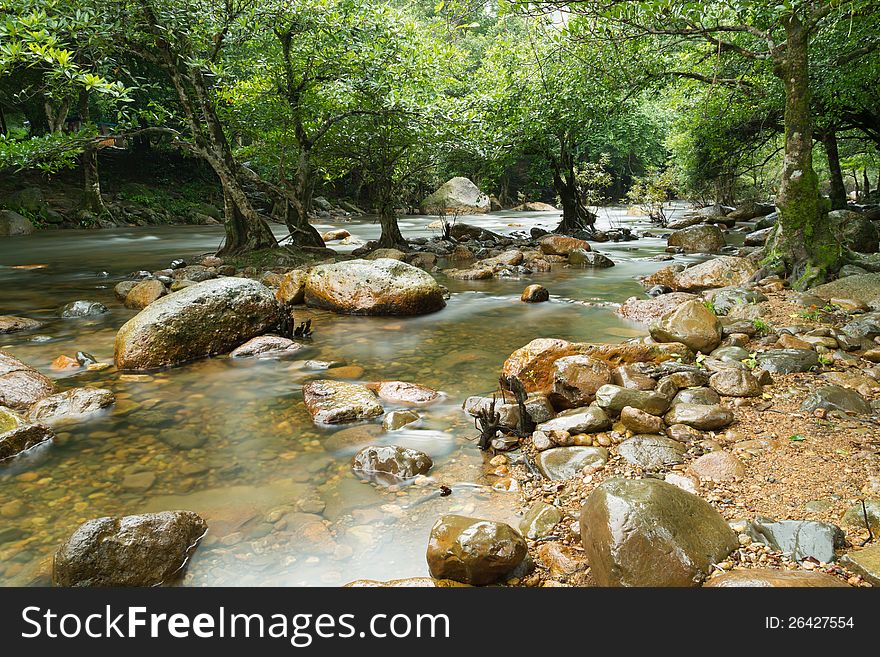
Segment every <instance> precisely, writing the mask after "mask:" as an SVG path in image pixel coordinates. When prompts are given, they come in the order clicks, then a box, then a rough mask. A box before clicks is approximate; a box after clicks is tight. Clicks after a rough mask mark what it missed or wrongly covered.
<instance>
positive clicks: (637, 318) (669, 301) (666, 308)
mask: <svg viewBox="0 0 880 657" xmlns="http://www.w3.org/2000/svg"><path fill="white" fill-rule="evenodd" d="M697 299H699V297H697V296H696V295H694V294H689V293H687V292H670V293H669V294H661V295H659V296H657V297H654V298H653V299H639V298H638V297H630V298H629V299H627V300H626V301H624V302H623V305H621V306H620V308H618V309H617V314H618V315H620V316H622V317H626V318H627V319H630V320H632V321H634V322H641V323H642V324H653V323H654V322H656V321H658V320H659V319H660V318H661V317H663V315H665V314H667V313H668V312H670V311H672V310H675V309H676V308H678V307H679V306H681V305H682V304H683V303H686V302H688V301H695V300H697Z"/></svg>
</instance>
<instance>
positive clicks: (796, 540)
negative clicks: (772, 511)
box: [745, 518, 846, 563]
mask: <svg viewBox="0 0 880 657" xmlns="http://www.w3.org/2000/svg"><path fill="white" fill-rule="evenodd" d="M745 533H747V534H748V535H749V536H751V537H752V539H754V540H756V541H760V542H761V543H764V544H765V545H768V546H770V547H771V548H773V549H774V550H779V551H780V552H783V553H784V554H786V555H788V556H790V557H791V558H792V559H795V560H797V561H799V562H800V561H803V560H804V559H805V558H806V557H813V558H815V559H818V560H819V561H821V562H823V563H831V562H832V561H834V560H835V559H836V556H835V553H834V550H835V548H842V547H843V546H844V544H845V540H846V537H845V535H844V533H843V531H842V530H841V529H840V527H838V526H837V525H832V524H830V523H827V522H815V521H812V520H779V521H775V522H774V521H772V520H768V519H766V518H756V519H755V520H751V521H750V522H749V524H748V525H747V528H746V532H745Z"/></svg>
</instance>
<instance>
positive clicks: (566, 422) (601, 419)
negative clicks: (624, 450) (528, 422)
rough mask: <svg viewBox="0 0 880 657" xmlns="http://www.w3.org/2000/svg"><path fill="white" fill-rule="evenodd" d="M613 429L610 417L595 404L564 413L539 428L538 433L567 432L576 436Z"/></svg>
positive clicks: (542, 423) (540, 424)
mask: <svg viewBox="0 0 880 657" xmlns="http://www.w3.org/2000/svg"><path fill="white" fill-rule="evenodd" d="M610 428H611V420H610V419H608V415H607V414H606V413H605V411H603V410H602V409H601V408H599V407H598V406H597V405H595V404H591V405H590V406H587V407H584V408H572V409H570V410H568V411H563V412H562V413H560V414H559V415H557V416H556V417H554V418H553V419H551V420H547V421H546V422H541V423H539V424H538V426H537V430H538V431H543V432H545V433H547V432H550V431H567V432H568V433H570V434H572V435H575V434H579V433H595V432H597V431H604V430H605V429H610Z"/></svg>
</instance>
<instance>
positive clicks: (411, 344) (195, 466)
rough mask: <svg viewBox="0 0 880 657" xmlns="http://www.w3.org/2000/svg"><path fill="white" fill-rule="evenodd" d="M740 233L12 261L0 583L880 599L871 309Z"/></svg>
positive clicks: (188, 247)
mask: <svg viewBox="0 0 880 657" xmlns="http://www.w3.org/2000/svg"><path fill="white" fill-rule="evenodd" d="M755 218H756V216H751V217H747V218H746V221H748V222H749V223H742V222H741V221H740V222H739V223H737V221H738V220H737V221H733V222H728V223H731V229H730V230H728V229H727V228H725V229H724V230H722V229H721V228H718V227H717V224H718V223H719V222H718V221H717V220H716V218H715V217H713V216H708V218H707V217H702V218H701V221H700V222H699V223H698V224H695V227H696V228H699V229H700V230H699V231H694V230H693V228H692V227H687V228H685V230H686V231H690V232H689V233H687V234H685V235H681V234H680V233H677V234H675V235H673V236H672V237H671V239H670V240H669V242H668V243H667V240H666V239H665V234H664V233H653V232H652V231H651V229H650V227H649V226H648V225H646V224H645V223H640V220H638V219H632V218H627V217H625V216H624V215H623V213H622V212H620V211H613V212H609V213H606V221H607V225H606V226H604V228H605V230H604V231H603V233H604V237H603V239H607V240H608V241H605V242H598V243H597V242H596V241H595V240H592V241H591V240H583V239H581V237H587V236H586V235H584V236H576V237H574V238H570V237H565V238H562V237H557V236H546V235H544V234H543V232H542V230H543V228H544V227H549V226H552V225H553V223H554V221H555V219H556V216H555V215H553V214H551V213H515V214H509V215H484V216H483V217H474V218H468V219H467V223H465V222H462V223H460V224H459V225H458V226H457V227H456V231H457V234H456V236H454V237H453V239H452V240H442V239H439V238H438V237H437V235H436V231H435V230H433V229H431V228H428V226H429V225H430V218H427V217H426V218H414V219H413V220H412V223H411V224H410V225H404V232H405V235H406V236H407V237H409V238H411V240H412V241H411V243H410V248H409V249H408V250H407V251H397V250H380V251H378V252H377V251H376V250H375V249H372V248H371V247H370V245H369V244H366V242H367V241H368V240H369V239H370V238H371V236H372V234H373V231H374V230H375V228H374V227H373V226H371V225H370V224H368V223H366V222H362V223H358V222H352V223H350V224H347V225H346V227H345V230H343V229H341V228H339V227H336V228H335V230H336V231H337V233H336V234H335V235H333V237H335V238H337V240H338V241H337V247H336V248H337V249H338V250H339V251H340V252H342V253H343V254H345V253H346V252H350V251H354V254H352V255H349V256H346V255H343V256H342V258H341V260H342V261H343V262H337V261H339V260H340V257H338V256H334V257H330V258H329V259H327V254H319V257H318V258H316V259H313V260H320V258H325V259H327V260H326V262H325V263H324V264H321V263H320V262H319V261H317V262H311V263H308V264H304V265H292V264H291V263H278V264H271V263H269V264H266V263H264V264H263V265H262V266H259V267H254V266H248V265H243V264H241V263H232V262H224V261H222V260H219V259H217V258H213V257H211V256H205V257H203V256H198V257H194V256H193V254H194V253H197V252H199V251H202V252H204V251H207V250H208V249H207V248H205V247H206V246H207V244H208V241H209V240H210V239H212V238H213V237H214V236H213V234H212V233H211V232H210V230H209V229H204V228H199V229H197V230H195V229H194V230H193V231H192V233H191V234H190V235H189V236H184V237H183V238H181V236H180V233H179V232H175V233H174V235H173V236H172V235H170V234H169V235H164V236H163V238H164V239H166V240H167V241H166V243H164V244H162V245H161V246H160V244H156V243H155V242H157V241H160V240H152V239H150V238H151V237H152V235H151V234H149V233H147V232H143V233H141V232H138V231H128V232H125V233H122V234H119V233H116V232H108V233H106V234H107V235H108V236H112V237H110V239H108V240H107V241H108V242H111V241H112V240H113V239H118V240H121V241H120V242H118V247H119V248H118V252H116V253H109V252H106V253H105V252H100V253H92V254H91V255H92V257H91V259H90V260H88V261H87V262H88V264H83V259H82V258H81V257H80V255H79V254H76V253H70V251H69V250H68V249H69V247H68V245H64V246H62V245H60V244H57V243H55V244H49V243H47V242H45V241H43V240H44V239H45V238H42V236H35V237H32V238H21V239H24V240H33V242H28V241H24V242H21V243H20V244H22V245H24V248H19V249H17V250H16V252H15V253H14V254H13V252H12V251H11V250H5V251H4V252H3V257H4V260H3V264H4V265H5V267H4V268H3V269H0V277H2V279H3V283H4V286H7V287H9V288H10V290H12V292H11V294H10V295H9V299H8V307H7V306H4V308H3V312H4V313H8V315H6V316H4V318H3V320H2V322H0V326H2V327H3V329H2V330H4V331H5V332H6V333H5V335H4V340H3V345H2V346H3V349H4V355H3V361H2V367H3V370H2V374H0V376H2V377H3V386H2V387H0V394H2V396H3V399H2V402H0V403H2V404H3V405H4V406H6V407H8V408H9V410H8V411H4V413H5V415H4V416H3V422H4V424H3V426H2V428H3V429H4V432H3V434H2V440H0V442H2V444H3V445H4V449H6V452H8V453H4V454H3V458H5V459H6V460H4V461H3V465H2V466H0V514H2V517H3V519H4V529H3V530H2V531H0V556H2V557H3V558H2V563H3V568H2V575H0V577H2V581H3V582H4V583H6V584H27V583H46V582H48V581H51V580H54V581H55V582H56V583H57V584H62V585H70V584H93V585H94V584H108V583H110V584H112V583H119V584H143V585H148V584H149V585H152V584H157V583H172V582H180V581H182V582H183V583H185V584H200V585H203V584H207V585H218V584H293V585H308V584H331V585H338V584H344V583H347V582H350V581H351V580H354V579H357V578H360V579H358V580H357V581H356V582H355V583H354V584H356V585H376V584H378V583H381V582H386V581H389V580H394V582H393V583H394V584H395V585H412V584H435V585H453V584H477V585H482V584H489V583H507V584H510V585H516V584H525V585H530V586H539V585H571V584H574V585H583V584H594V585H595V584H598V585H679V586H680V585H698V584H703V583H704V582H708V583H709V584H712V585H725V584H726V585H737V584H743V583H748V584H750V585H834V584H839V585H843V586H847V585H857V586H868V585H871V584H872V583H876V576H877V571H876V557H874V556H873V553H872V547H873V544H872V537H873V536H874V535H875V532H876V529H874V528H873V526H872V524H871V523H872V522H875V523H876V505H877V503H876V501H874V500H875V498H877V497H878V495H877V490H876V487H877V485H878V484H877V481H876V478H875V477H876V473H877V459H878V456H877V445H876V438H875V436H876V430H875V428H876V422H875V418H876V415H877V412H876V408H875V405H872V401H873V400H874V399H875V398H876V396H877V392H878V391H880V383H877V380H878V379H877V376H878V374H880V373H878V372H877V371H876V370H875V368H874V366H873V365H872V363H873V360H874V356H873V353H874V350H875V349H876V345H875V344H874V343H873V339H874V337H876V336H877V335H880V327H878V326H877V325H876V324H875V323H872V322H875V320H874V319H873V315H872V314H871V301H872V300H873V299H871V300H864V299H862V300H859V299H857V298H847V295H846V294H842V293H841V292H840V290H839V288H835V290H834V295H833V302H832V301H831V297H828V300H825V299H824V298H823V299H821V300H819V299H820V297H817V296H803V295H795V294H794V293H792V292H790V291H789V290H787V289H785V286H784V285H783V283H782V282H781V281H779V280H778V279H774V278H772V277H767V276H762V275H761V274H757V275H756V272H757V271H758V267H757V266H756V265H755V263H754V262H752V261H751V260H750V259H749V258H748V257H747V256H748V247H747V248H746V249H742V248H741V247H739V246H737V245H738V244H740V243H741V242H742V241H743V239H742V237H741V233H744V232H754V231H753V229H754V228H755V223H754V219H755ZM707 221H709V222H710V223H706V222H707ZM622 226H625V228H622ZM704 226H705V227H706V228H708V229H709V230H703V227H704ZM327 228H328V229H329V228H330V227H327ZM633 229H635V230H636V231H638V232H643V233H644V234H645V235H646V236H645V237H643V238H642V239H640V240H638V241H631V240H629V239H628V238H630V237H631V232H630V231H631V230H633ZM178 230H180V229H178ZM652 234H655V235H660V236H659V237H651V235H652ZM93 235H95V234H94V233H92V234H88V235H87V236H84V239H83V244H86V243H87V241H88V240H90V239H92V236H93ZM718 235H721V240H720V242H719V241H718ZM156 237H159V236H158V235H156ZM615 239H617V240H620V241H617V242H615V241H613V240H615ZM139 242H140V243H139ZM7 243H8V242H4V243H3V244H2V246H3V247H4V248H6V244H7ZM41 246H42V248H41ZM331 246H333V243H331ZM667 251H669V252H671V254H670V253H668V252H667ZM704 251H713V252H719V251H720V252H722V253H723V254H724V255H722V256H721V257H714V258H713V257H711V256H710V255H707V254H706V253H704ZM673 254H674V255H673ZM41 255H42V256H48V255H58V256H60V257H59V258H57V259H54V261H53V260H50V259H49V258H41V257H40V256H41ZM181 256H182V257H181ZM673 257H674V260H675V262H674V263H673V264H672V266H671V267H666V265H668V264H669V263H668V262H663V261H666V260H670V259H673ZM135 258H138V259H137V260H135ZM351 258H360V259H358V260H357V261H356V262H352V260H351ZM7 263H8V264H7ZM700 263H702V264H700ZM135 267H138V268H143V271H142V272H139V271H135V272H132V271H131V270H132V269H133V268H135ZM862 275H863V276H864V275H865V274H862ZM642 276H647V278H646V279H645V280H644V281H642V282H640V281H639V280H638V279H639V278H640V277H642ZM868 276H870V275H868ZM860 280H861V279H860ZM7 283H9V284H10V285H7ZM866 285H867V287H868V289H871V288H870V285H869V284H867V283H866V282H865V281H864V280H861V285H860V287H859V290H860V292H859V294H862V296H864V295H865V294H866V293H865V286H866ZM646 289H647V290H649V291H650V292H651V294H653V295H655V296H653V297H649V296H646V295H645V294H644V290H646ZM843 289H844V292H845V291H846V288H845V287H844V288H843ZM817 294H823V292H822V291H821V290H820V291H817ZM849 296H851V297H852V296H854V295H849ZM630 297H632V298H630ZM624 302H625V303H624ZM621 304H622V305H621ZM291 312H292V318H291V316H290V315H291ZM285 317H286V321H282V320H284V318H285ZM796 319H797V321H795V320H796ZM875 329H876V331H875ZM114 343H115V348H114ZM499 375H501V376H502V379H501V383H500V386H501V387H499ZM789 432H790V433H789ZM481 447H484V448H486V449H480V448H481ZM22 451H23V452H24V453H23V454H18V453H19V452H22ZM872 477H874V478H872ZM862 500H865V506H864V510H863V511H862V512H861V514H860V513H859V509H861V508H862V507H861V501H862ZM179 512H186V513H179ZM169 513H170V515H169ZM872 518H873V519H874V520H873V521H872ZM658 528H663V531H659V530H658ZM658 531H659V534H658ZM107 535H112V536H115V538H114V540H113V541H112V544H111V547H110V548H108V547H107V546H108V544H107V542H106V541H104V540H103V539H101V538H100V537H102V536H107ZM621 535H623V536H626V537H629V538H628V539H627V540H625V541H623V543H620V544H618V543H619V541H620V536H621ZM661 535H662V536H667V538H662V536H661ZM669 536H672V537H673V538H668V537H669ZM135 544H139V545H149V546H150V549H149V550H146V551H144V552H143V553H144V554H146V555H148V556H149V558H146V559H145V560H134V561H132V560H131V559H130V558H129V557H128V556H126V555H127V553H126V552H125V550H126V549H128V548H127V547H126V546H130V545H135ZM107 549H110V552H102V550H107ZM56 553H57V555H58V556H55V555H56ZM669 555H674V556H669ZM675 555H677V556H675ZM53 556H55V568H54V572H53V568H52V567H51V560H52V558H53ZM98 557H100V558H98ZM872 559H874V561H872ZM125 564H132V565H131V567H126V565H125ZM657 564H662V565H661V566H658V565H657ZM426 575H432V576H433V579H430V580H428V579H415V580H413V579H407V578H413V577H415V578H419V577H424V576H426Z"/></svg>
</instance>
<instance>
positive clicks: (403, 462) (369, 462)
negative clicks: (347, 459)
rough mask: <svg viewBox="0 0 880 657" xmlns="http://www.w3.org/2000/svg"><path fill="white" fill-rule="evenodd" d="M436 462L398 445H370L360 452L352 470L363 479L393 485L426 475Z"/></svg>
mask: <svg viewBox="0 0 880 657" xmlns="http://www.w3.org/2000/svg"><path fill="white" fill-rule="evenodd" d="M433 465H434V462H433V461H432V460H431V457H430V456H428V455H427V454H424V453H422V452H419V451H416V450H414V449H408V448H406V447H398V446H397V445H370V446H369V447H365V448H364V449H362V450H361V451H360V452H358V453H357V454H356V455H355V457H354V459H353V460H352V464H351V469H352V470H353V471H354V473H355V474H356V475H357V476H358V477H360V478H361V479H366V480H368V481H375V482H378V483H381V484H386V485H393V484H396V483H399V482H401V481H404V480H406V479H412V478H413V477H415V476H417V475H421V474H425V473H426V472H428V470H430V469H431V467H432V466H433Z"/></svg>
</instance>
